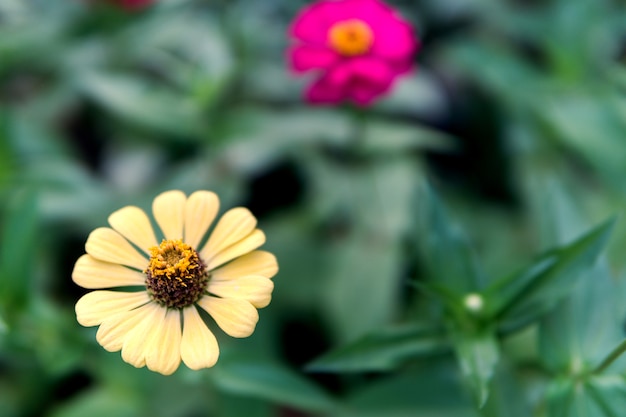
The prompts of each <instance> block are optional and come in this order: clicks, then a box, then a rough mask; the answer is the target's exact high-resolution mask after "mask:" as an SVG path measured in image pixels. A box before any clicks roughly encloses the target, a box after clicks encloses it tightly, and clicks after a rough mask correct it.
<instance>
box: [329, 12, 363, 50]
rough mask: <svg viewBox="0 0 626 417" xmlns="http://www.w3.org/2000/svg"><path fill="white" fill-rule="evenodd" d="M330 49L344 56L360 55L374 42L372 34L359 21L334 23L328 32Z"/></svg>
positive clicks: (351, 20)
mask: <svg viewBox="0 0 626 417" xmlns="http://www.w3.org/2000/svg"><path fill="white" fill-rule="evenodd" d="M328 41H329V43H330V46H331V48H333V49H334V50H335V51H336V52H338V53H340V54H341V55H345V56H355V55H362V54H364V53H366V52H367V51H369V49H370V47H371V46H372V43H373V42H374V33H373V32H372V29H371V28H370V27H369V26H368V24H367V23H365V22H363V21H362V20H359V19H350V20H344V21H342V22H337V23H335V24H334V25H333V26H332V27H331V28H330V30H329V32H328Z"/></svg>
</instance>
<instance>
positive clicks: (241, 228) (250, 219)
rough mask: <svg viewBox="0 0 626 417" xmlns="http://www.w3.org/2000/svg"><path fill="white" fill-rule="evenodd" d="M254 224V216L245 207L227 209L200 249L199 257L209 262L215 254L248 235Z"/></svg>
mask: <svg viewBox="0 0 626 417" xmlns="http://www.w3.org/2000/svg"><path fill="white" fill-rule="evenodd" d="M255 226H256V218H255V217H254V216H253V215H252V213H250V210H248V209H247V208H244V207H236V208H234V209H231V210H228V211H227V212H226V213H224V215H223V216H222V218H221V219H220V220H219V221H218V222H217V225H216V226H215V229H214V230H213V232H212V233H211V236H210V237H209V240H208V241H207V243H206V245H204V247H203V248H202V250H201V251H200V257H201V258H202V259H203V260H204V261H205V262H210V260H211V258H213V256H215V254H217V253H218V252H220V251H222V250H223V249H225V248H227V247H229V246H230V245H232V244H233V243H236V242H238V241H240V240H241V239H243V238H245V237H246V236H248V235H249V234H250V233H251V232H252V231H253V230H254V228H255Z"/></svg>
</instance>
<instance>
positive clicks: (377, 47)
mask: <svg viewBox="0 0 626 417" xmlns="http://www.w3.org/2000/svg"><path fill="white" fill-rule="evenodd" d="M372 30H373V31H374V33H375V36H374V43H373V45H372V49H371V53H372V54H373V55H376V56H379V57H382V58H386V59H391V60H406V59H411V58H412V56H413V54H414V53H415V52H416V51H417V50H418V49H419V41H418V40H417V38H416V37H415V35H414V34H413V28H412V27H411V25H410V24H408V23H407V22H405V21H403V20H401V19H400V18H398V17H397V16H393V15H391V14H390V15H389V16H388V17H387V18H386V19H381V21H380V23H379V24H376V25H374V26H373V27H372Z"/></svg>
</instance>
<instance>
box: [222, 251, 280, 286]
mask: <svg viewBox="0 0 626 417" xmlns="http://www.w3.org/2000/svg"><path fill="white" fill-rule="evenodd" d="M277 272H278V263H277V262H276V257H275V256H274V255H273V254H271V253H269V252H266V251H262V250H255V251H253V252H250V253H248V254H246V255H243V256H240V257H239V258H237V259H235V260H234V261H232V262H230V263H228V264H226V265H224V266H221V267H219V268H217V269H216V270H215V271H212V272H211V279H213V280H219V281H224V280H228V279H236V278H240V277H245V276H247V275H261V276H264V277H266V278H272V277H273V276H274V275H276V273H277Z"/></svg>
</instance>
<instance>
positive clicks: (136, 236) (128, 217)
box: [109, 206, 158, 253]
mask: <svg viewBox="0 0 626 417" xmlns="http://www.w3.org/2000/svg"><path fill="white" fill-rule="evenodd" d="M109 224H110V225H111V227H113V229H115V231H116V232H118V233H119V234H121V235H122V236H124V237H125V238H126V239H128V240H130V241H131V242H132V243H134V244H135V245H137V247H139V249H141V250H143V251H144V252H146V253H149V251H148V248H151V247H152V246H158V243H157V240H156V237H155V236H154V230H153V229H152V225H151V224H150V219H148V216H147V215H146V213H145V212H144V211H143V210H142V209H140V208H139V207H135V206H127V207H124V208H121V209H119V210H117V211H115V212H113V214H111V215H110V216H109Z"/></svg>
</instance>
